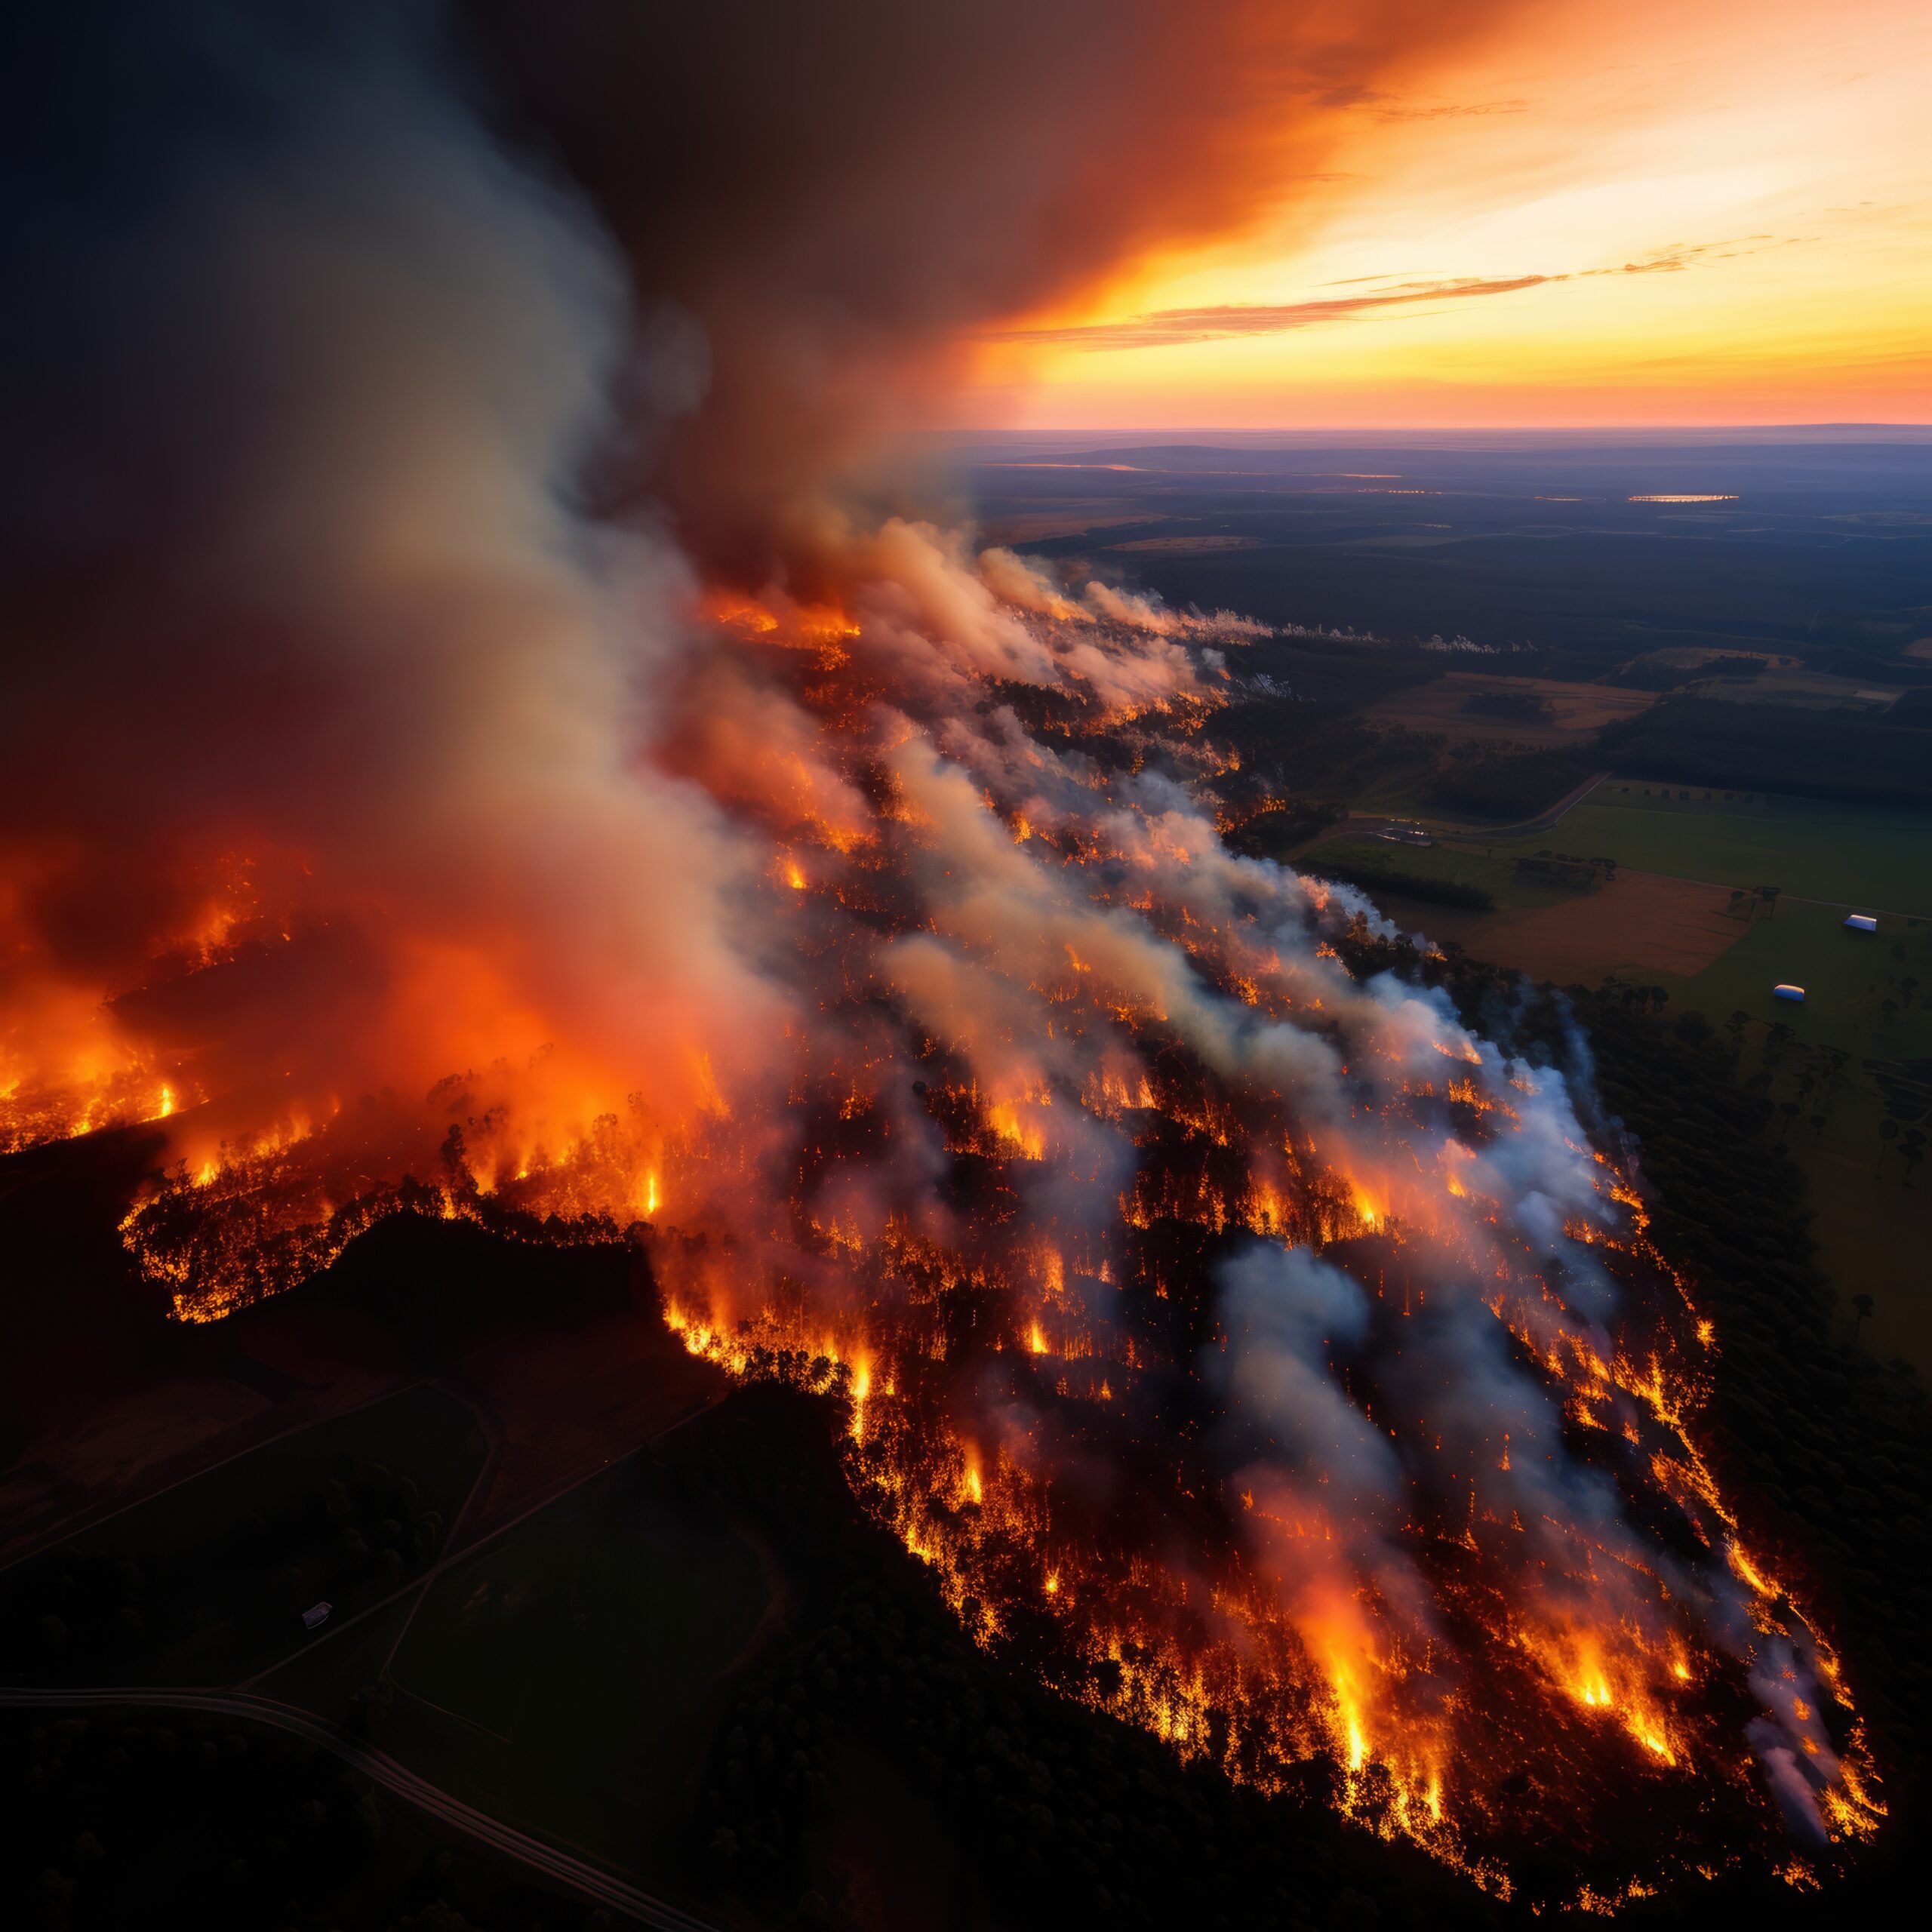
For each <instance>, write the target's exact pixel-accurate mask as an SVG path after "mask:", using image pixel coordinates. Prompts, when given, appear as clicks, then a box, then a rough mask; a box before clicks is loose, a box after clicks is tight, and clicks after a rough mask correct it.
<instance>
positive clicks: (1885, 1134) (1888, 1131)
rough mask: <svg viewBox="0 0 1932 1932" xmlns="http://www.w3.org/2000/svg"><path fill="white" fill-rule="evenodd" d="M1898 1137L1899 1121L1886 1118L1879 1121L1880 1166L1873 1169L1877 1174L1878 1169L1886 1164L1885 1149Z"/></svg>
mask: <svg viewBox="0 0 1932 1932" xmlns="http://www.w3.org/2000/svg"><path fill="white" fill-rule="evenodd" d="M1898 1137H1899V1124H1898V1122H1897V1121H1895V1120H1891V1119H1886V1120H1881V1121H1880V1122H1879V1123H1878V1167H1875V1168H1873V1169H1872V1172H1873V1173H1874V1174H1876V1173H1877V1172H1878V1168H1882V1167H1883V1166H1884V1164H1885V1149H1887V1148H1888V1147H1889V1146H1890V1145H1891V1144H1892V1143H1893V1142H1894V1140H1897V1138H1898Z"/></svg>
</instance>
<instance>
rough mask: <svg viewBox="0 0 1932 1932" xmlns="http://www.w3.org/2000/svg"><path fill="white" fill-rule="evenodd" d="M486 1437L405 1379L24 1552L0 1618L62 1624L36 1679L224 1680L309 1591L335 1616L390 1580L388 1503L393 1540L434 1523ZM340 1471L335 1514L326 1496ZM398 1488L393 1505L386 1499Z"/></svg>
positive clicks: (248, 1662)
mask: <svg viewBox="0 0 1932 1932" xmlns="http://www.w3.org/2000/svg"><path fill="white" fill-rule="evenodd" d="M486 1450H487V1445H486V1444H485V1438H484V1435H483V1431H482V1429H481V1426H480V1425H479V1423H478V1421H477V1419H476V1417H475V1415H474V1414H472V1411H470V1410H469V1407H467V1406H466V1404H463V1403H462V1402H460V1401H457V1399H456V1398H455V1397H454V1396H452V1395H448V1394H446V1393H445V1392H443V1391H442V1390H441V1389H435V1388H433V1387H431V1386H429V1385H427V1384H419V1385H418V1386H415V1387H414V1388H410V1389H403V1390H401V1391H400V1392H398V1393H397V1394H395V1395H390V1396H386V1397H384V1398H382V1399H381V1400H380V1401H375V1402H371V1403H370V1404H367V1405H366V1406H365V1407H361V1408H359V1409H355V1410H352V1411H349V1412H348V1413H347V1414H342V1415H338V1416H333V1417H329V1418H328V1420H325V1421H322V1422H318V1423H313V1424H312V1425H311V1426H309V1427H307V1428H305V1429H299V1430H297V1431H296V1432H294V1433H292V1434H291V1435H286V1436H283V1437H281V1438H278V1439H277V1440H275V1441H270V1442H267V1443H264V1444H263V1445H262V1446H261V1447H259V1448H256V1449H251V1450H249V1451H246V1452H245V1453H244V1454H241V1455H239V1456H237V1457H233V1458H232V1460H229V1461H228V1462H226V1463H220V1464H218V1465H217V1466H215V1467H214V1468H213V1469H209V1470H208V1471H207V1472H205V1473H204V1474H202V1475H198V1476H195V1477H194V1478H191V1479H190V1480H189V1481H185V1482H183V1483H181V1484H177V1486H176V1487H174V1488H172V1489H170V1490H167V1491H164V1492H162V1494H160V1495H158V1496H155V1497H151V1498H150V1499H149V1500H147V1501H146V1502H144V1503H137V1505H135V1506H134V1507H133V1508H132V1509H128V1510H125V1511H124V1512H122V1513H121V1514H120V1515H116V1516H114V1517H112V1518H109V1520H107V1521H105V1522H103V1523H101V1524H98V1525H97V1526H96V1527H94V1528H92V1529H89V1530H86V1531H82V1533H81V1534H79V1535H78V1536H76V1537H72V1538H70V1539H69V1540H67V1541H66V1542H65V1543H61V1544H59V1545H57V1546H55V1547H54V1549H51V1550H49V1551H48V1552H45V1553H44V1554H42V1555H38V1556H36V1557H34V1558H31V1559H29V1561H27V1562H25V1563H23V1564H20V1566H18V1567H17V1569H15V1570H14V1571H11V1572H10V1573H9V1574H8V1577H7V1578H6V1580H5V1591H4V1596H0V1623H5V1625H6V1626H8V1627H9V1628H12V1627H13V1626H15V1625H16V1624H17V1623H19V1622H20V1620H22V1619H25V1620H27V1621H29V1622H36V1621H38V1620H39V1619H41V1618H42V1617H44V1616H45V1615H48V1614H52V1615H54V1616H55V1617H60V1619H61V1620H62V1621H63V1623H65V1624H66V1626H69V1628H68V1629H67V1632H66V1635H65V1637H64V1638H63V1640H62V1641H60V1643H59V1644H57V1645H56V1646H54V1647H53V1649H52V1650H51V1651H48V1652H47V1653H45V1654H44V1655H43V1656H42V1671H43V1672H44V1674H45V1677H46V1679H47V1681H53V1682H101V1681H105V1682H116V1681H118V1682H127V1681H137V1682H145V1683H155V1684H163V1683H167V1684H225V1683H232V1682H234V1681H236V1680H238V1679H239V1678H243V1677H245V1676H246V1675H248V1674H249V1673H250V1672H253V1671H256V1670H259V1669H261V1668H262V1667H263V1666H265V1665H266V1664H267V1663H269V1662H271V1661H272V1660H274V1659H275V1658H277V1657H281V1656H283V1655H285V1654H287V1653H288V1651H290V1650H291V1647H294V1645H295V1644H299V1643H300V1641H301V1640H302V1635H303V1632H302V1630H301V1628H300V1621H299V1613H300V1611H302V1610H303V1609H305V1608H306V1607H308V1606H309V1604H311V1603H312V1602H314V1601H316V1600H317V1599H318V1598H322V1597H327V1598H328V1599H329V1600H330V1601H332V1602H333V1603H334V1604H335V1605H336V1607H337V1616H338V1619H340V1617H342V1616H345V1615H347V1614H352V1611H353V1610H354V1609H355V1607H358V1604H359V1603H360V1602H361V1601H373V1600H374V1598H377V1597H378V1596H380V1595H384V1594H386V1592H387V1590H388V1589H389V1588H392V1587H393V1586H394V1584H395V1583H399V1582H400V1581H401V1577H400V1576H399V1575H398V1576H397V1577H394V1578H393V1579H390V1578H389V1577H387V1576H386V1573H385V1570H384V1567H383V1564H382V1562H381V1561H379V1560H378V1547H377V1546H378V1544H379V1543H380V1537H379V1535H378V1527H377V1522H376V1521H375V1518H376V1517H377V1515H378V1514H379V1513H381V1512H387V1511H388V1510H389V1509H396V1510H398V1511H400V1512H401V1514H402V1515H404V1516H405V1517H407V1518H409V1519H410V1521H408V1522H398V1523H397V1524H396V1525H395V1528H396V1540H397V1541H398V1543H407V1542H408V1540H409V1538H408V1532H409V1531H410V1529H411V1527H412V1524H414V1523H420V1522H423V1521H431V1522H433V1523H434V1524H435V1525H436V1527H437V1529H438V1532H439V1531H440V1530H441V1528H442V1527H446V1526H447V1525H448V1524H449V1523H450V1522H451V1521H453V1520H454V1518H455V1516H456V1515H457V1512H458V1511H460V1509H461V1508H462V1506H463V1501H464V1499H465V1498H466V1497H467V1496H468V1495H469V1491H470V1489H471V1487H472V1485H473V1484H474V1483H475V1481H476V1478H477V1477H478V1475H479V1474H480V1472H481V1470H482V1468H483V1466H484V1463H485V1456H486ZM338 1478H341V1479H342V1481H341V1483H340V1487H341V1491H342V1494H341V1501H340V1520H338V1512H337V1511H336V1510H334V1509H331V1507H330V1506H328V1503H327V1502H326V1501H325V1495H326V1493H327V1491H328V1487H329V1485H330V1484H331V1481H333V1480H336V1479H338ZM398 1486H400V1491H401V1494H402V1495H406V1496H407V1497H408V1503H406V1504H405V1503H404V1502H402V1501H401V1500H390V1499H391V1498H392V1497H394V1496H395V1495H396V1493H397V1491H398ZM364 1518H368V1520H367V1521H365V1520H364ZM352 1537H353V1538H355V1539H356V1540H357V1541H358V1543H359V1544H360V1548H359V1550H358V1548H357V1547H356V1545H355V1544H353V1543H351V1542H350V1541H349V1539H351V1538H352ZM41 1653H42V1647H41V1646H40V1645H38V1644H35V1646H34V1647H33V1650H32V1652H30V1653H29V1654H41ZM136 1672H138V1674H134V1673H136Z"/></svg>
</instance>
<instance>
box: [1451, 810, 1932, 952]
mask: <svg viewBox="0 0 1932 1932" xmlns="http://www.w3.org/2000/svg"><path fill="white" fill-rule="evenodd" d="M1684 792H1690V796H1689V797H1688V798H1685V797H1684V796H1682V794H1683V793H1684ZM1470 842H1474V841H1473V840H1472V841H1470ZM1550 847H1553V848H1557V849H1558V850H1561V851H1566V852H1577V853H1581V854H1584V855H1585V856H1586V857H1598V856H1602V857H1609V858H1613V859H1614V860H1616V861H1617V863H1618V865H1619V866H1629V867H1632V868H1633V869H1641V870H1642V871H1644V872H1663V873H1666V874H1668V875H1670V876H1671V877H1672V878H1695V879H1708V880H1709V881H1711V882H1712V884H1718V885H1722V886H1724V887H1727V888H1728V887H1732V886H1743V887H1745V888H1747V889H1749V888H1752V887H1755V886H1758V885H1776V886H1778V887H1780V888H1782V889H1783V891H1784V892H1785V893H1786V894H1790V895H1792V896H1793V897H1801V898H1805V899H1818V900H1826V901H1828V902H1829V903H1831V904H1833V905H1835V906H1856V907H1857V908H1858V909H1860V910H1863V911H1869V912H1893V913H1897V914H1900V915H1903V916H1906V917H1916V918H1920V919H1923V920H1926V921H1932V818H1928V817H1927V815H1926V814H1924V813H1921V812H1912V811H1884V810H1881V809H1878V808H1872V807H1869V806H1860V805H1840V804H1829V803H1826V802H1825V801H1823V800H1820V799H1816V798H1780V797H1777V796H1774V795H1767V794H1765V793H1763V792H1759V793H1757V794H1755V795H1752V796H1750V797H1749V798H1747V797H1746V795H1744V794H1742V793H1740V794H1738V795H1737V796H1736V797H1735V798H1730V799H1727V798H1725V797H1724V794H1723V793H1722V792H1716V793H1715V795H1713V796H1712V797H1709V798H1706V797H1705V796H1704V795H1703V792H1702V790H1701V789H1694V788H1692V787H1690V786H1668V787H1667V786H1662V785H1658V784H1654V783H1645V782H1644V781H1643V780H1638V779H1626V778H1622V777H1612V778H1610V779H1607V780H1605V781H1604V783H1603V784H1601V785H1600V786H1598V788H1597V789H1596V790H1595V791H1594V792H1592V793H1591V794H1590V795H1589V797H1588V798H1585V799H1584V800H1583V801H1582V802H1581V803H1580V804H1577V805H1575V806H1573V807H1572V808H1571V810H1570V811H1568V812H1567V813H1566V814H1564V817H1563V819H1562V820H1561V823H1558V826H1556V828H1555V830H1554V831H1552V832H1537V833H1532V834H1531V835H1529V836H1528V837H1527V838H1518V839H1514V840H1509V841H1498V842H1497V843H1496V844H1494V846H1493V847H1492V848H1491V849H1492V850H1493V851H1494V852H1495V853H1496V854H1498V855H1499V856H1501V857H1511V856H1515V855H1518V854H1527V853H1534V852H1536V851H1540V850H1541V849H1543V848H1550ZM1782 916H1783V915H1782V913H1780V917H1782Z"/></svg>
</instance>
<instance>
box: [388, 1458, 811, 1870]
mask: <svg viewBox="0 0 1932 1932" xmlns="http://www.w3.org/2000/svg"><path fill="white" fill-rule="evenodd" d="M776 1595H777V1592H776V1589H775V1587H774V1583H773V1581H772V1580H771V1577H770V1575H769V1574H768V1568H767V1564H766V1561H765V1559H764V1557H763V1556H762V1555H761V1552H760V1550H759V1549H758V1548H757V1547H756V1546H754V1545H753V1544H752V1543H751V1542H750V1541H749V1540H747V1538H746V1537H745V1536H743V1534H740V1532H739V1531H737V1530H736V1529H735V1528H734V1527H731V1525H730V1524H728V1523H721V1522H719V1521H715V1520H713V1519H712V1518H709V1517H706V1518H694V1517H692V1516H691V1515H688V1514H686V1513H685V1512H683V1511H681V1509H678V1507H677V1506H675V1504H674V1503H672V1501H671V1500H669V1498H668V1497H666V1496H665V1495H664V1494H663V1492H662V1491H661V1490H660V1488H659V1487H658V1486H657V1484H656V1483H655V1482H654V1480H653V1479H652V1478H651V1474H650V1472H648V1469H645V1468H642V1467H641V1466H639V1465H638V1464H637V1463H635V1462H632V1463H623V1464H620V1465H617V1466H614V1467H613V1468H612V1469H611V1471H610V1472H608V1474H607V1475H600V1476H598V1477H597V1478H595V1479H593V1480H592V1481H591V1482H589V1483H588V1484H585V1485H584V1486H583V1487H582V1488H581V1489H580V1490H577V1491H574V1492H573V1493H572V1494H570V1495H569V1496H568V1497H565V1498H564V1499H562V1500H560V1501H559V1502H558V1503H557V1504H555V1506H552V1508H550V1509H546V1510H544V1511H542V1512H540V1513H539V1514H538V1515H535V1516H534V1517H532V1518H530V1520H529V1521H528V1522H526V1523H525V1524H521V1525H519V1526H518V1527H516V1528H515V1529H514V1530H512V1531H509V1532H508V1533H507V1534H505V1535H504V1536H503V1537H500V1538H497V1539H495V1540H492V1541H491V1542H489V1543H486V1544H485V1545H484V1546H483V1547H481V1549H478V1550H476V1551H475V1552H473V1553H472V1554H471V1555H468V1556H466V1557H464V1558H462V1559H461V1560H460V1561H457V1562H456V1563H454V1564H452V1565H451V1567H450V1568H449V1569H448V1570H447V1571H444V1572H443V1573H442V1574H441V1575H440V1576H438V1577H437V1578H436V1579H435V1581H434V1583H432V1585H431V1586H430V1588H429V1591H428V1592H427V1593H426V1595H425V1596H424V1598H423V1602H422V1605H421V1607H420V1610H419V1611H417V1615H416V1617H415V1620H414V1622H413V1623H411V1625H410V1626H409V1629H408V1635H407V1636H406V1637H405V1638H404V1639H403V1641H402V1642H401V1645H400V1647H398V1649H397V1651H396V1653H395V1656H394V1657H393V1658H392V1660H391V1661H390V1664H389V1676H390V1678H391V1680H392V1682H393V1684H394V1686H395V1694H394V1696H393V1698H392V1701H391V1703H390V1704H389V1708H388V1711H387V1714H386V1723H385V1726H384V1729H383V1740H382V1742H383V1748H384V1749H386V1750H388V1751H389V1752H392V1754H393V1755H395V1756H398V1757H399V1758H402V1759H404V1760H405V1761H406V1762H408V1764H410V1765H411V1767H412V1768H414V1769H415V1770H418V1771H420V1773H422V1774H423V1776H425V1777H428V1778H429V1779H430V1780H432V1782H434V1783H437V1784H438V1785H441V1786H443V1787H444V1788H445V1789H448V1790H450V1791H452V1792H456V1793H457V1794H458V1795H460V1796H463V1797H464V1798H467V1799H468V1800H469V1801H471V1802H472V1803H475V1804H481V1805H483V1806H484V1807H486V1808H488V1809H489V1810H491V1811H492V1812H493V1813H494V1814H496V1815H497V1816H500V1817H507V1818H509V1819H511V1820H513V1821H514V1822H516V1823H519V1824H521V1825H523V1826H526V1827H528V1828H531V1829H535V1830H537V1831H540V1832H548V1833H550V1834H552V1835H555V1836H558V1837H559V1838H564V1837H568V1838H570V1839H571V1841H574V1842H575V1843H577V1844H580V1845H583V1846H586V1847H589V1849H591V1850H592V1851H594V1852H595V1853H597V1854H599V1855H600V1856H601V1857H605V1858H608V1859H610V1860H613V1861H614V1862H616V1863H620V1864H624V1865H631V1864H633V1863H635V1861H636V1860H638V1857H639V1856H640V1852H641V1843H640V1838H639V1833H640V1831H641V1829H645V1827H646V1826H647V1824H648V1820H650V1819H651V1817H652V1815H653V1814H654V1812H655V1811H657V1810H658V1809H660V1807H659V1805H658V1804H657V1800H658V1799H659V1798H660V1797H661V1795H663V1793H665V1792H666V1791H668V1790H669V1789H671V1788H672V1784H673V1783H674V1781H675V1780H676V1779H677V1778H678V1777H679V1776H680V1775H681V1767H688V1765H690V1764H691V1763H692V1762H693V1761H694V1760H695V1759H696V1758H697V1755H698V1752H699V1747H700V1739H701V1736H702V1733H703V1728H704V1727H705V1726H706V1724H708V1723H709V1721H710V1718H711V1715H712V1712H713V1709H714V1708H715V1704H716V1701H717V1699H718V1695H719V1692H720V1688H721V1684H722V1683H723V1681H724V1678H725V1677H726V1676H727V1675H728V1673H729V1672H730V1670H731V1666H733V1664H734V1662H735V1661H736V1660H737V1658H738V1657H740V1654H742V1653H743V1652H744V1651H746V1649H747V1647H749V1645H750V1644H751V1643H752V1640H753V1638H755V1636H756V1635H757V1633H758V1630H759V1629H760V1628H761V1625H762V1624H763V1623H764V1620H765V1618H766V1616H767V1614H768V1611H770V1610H771V1607H772V1604H773V1603H774V1598H775V1596H776Z"/></svg>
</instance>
